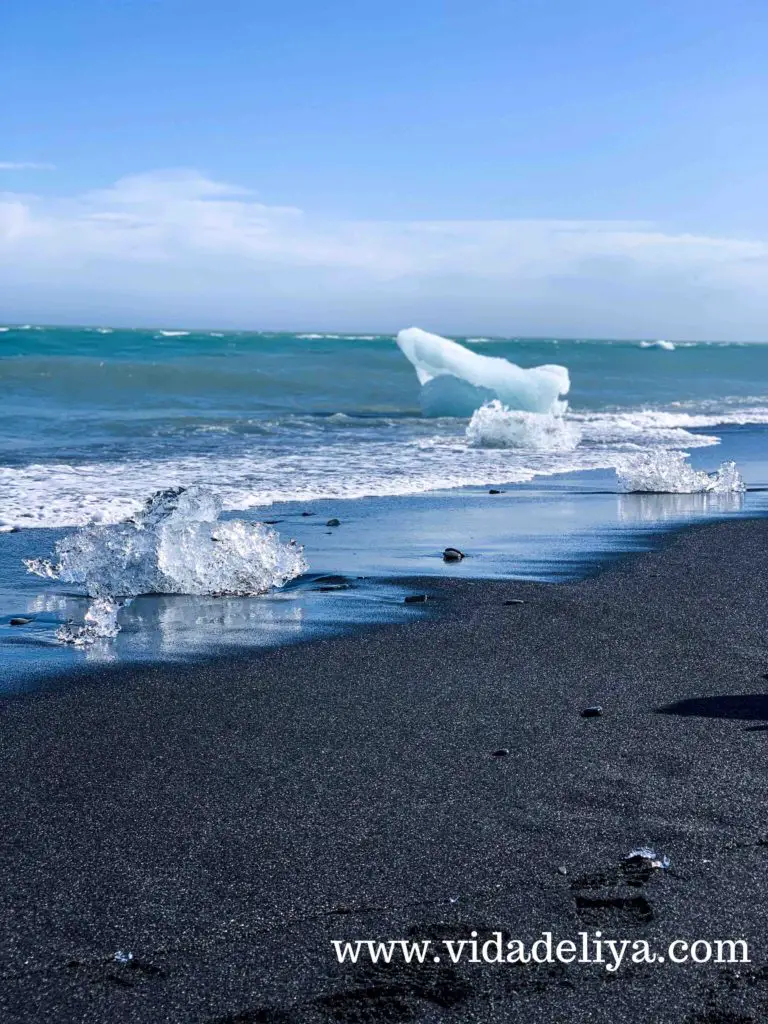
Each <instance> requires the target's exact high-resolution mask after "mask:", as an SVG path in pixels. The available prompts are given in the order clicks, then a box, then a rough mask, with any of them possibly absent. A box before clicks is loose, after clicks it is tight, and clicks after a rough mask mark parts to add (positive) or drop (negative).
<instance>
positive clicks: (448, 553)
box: [443, 548, 464, 562]
mask: <svg viewBox="0 0 768 1024" xmlns="http://www.w3.org/2000/svg"><path fill="white" fill-rule="evenodd" d="M463 557H464V552H463V551H459V549H458V548H446V549H445V551H444V552H443V561H444V562H460V561H461V560H462V558H463Z"/></svg>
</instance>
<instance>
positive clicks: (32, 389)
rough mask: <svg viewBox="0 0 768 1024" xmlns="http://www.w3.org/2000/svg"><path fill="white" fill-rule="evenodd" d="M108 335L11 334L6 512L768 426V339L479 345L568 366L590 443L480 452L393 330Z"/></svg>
mask: <svg viewBox="0 0 768 1024" xmlns="http://www.w3.org/2000/svg"><path fill="white" fill-rule="evenodd" d="M107 331H108V329H107V328H101V329H88V330H84V329H76V328H30V329H6V330H4V331H2V333H0V394H2V403H1V404H0V518H4V519H6V520H7V521H11V522H15V521H16V520H17V519H20V520H21V521H22V522H23V521H24V520H26V521H27V523H28V524H38V525H46V526H60V525H70V524H76V523H82V522H86V521H88V519H89V518H91V517H92V516H93V515H97V516H99V517H102V518H103V519H104V520H105V521H110V520H117V519H119V518H121V517H122V516H124V515H125V514H127V513H129V512H130V511H132V510H134V509H135V508H136V507H137V503H139V502H141V501H142V500H143V499H144V498H145V497H146V495H147V494H148V493H150V492H151V491H153V490H155V489H157V488H158V487H162V486H168V485H169V484H172V483H177V484H182V485H184V484H188V483H193V482H202V483H206V484H208V485H210V486H213V487H216V488H217V489H218V490H219V491H220V492H221V493H222V495H223V497H224V500H225V503H226V506H227V508H229V509H232V510H235V509H244V508H256V507H262V506H264V505H265V504H268V503H269V502H272V501H282V500H298V501H306V500H313V499H317V498H328V497H330V498H343V497H359V496H364V495H397V494H415V493H423V492H429V491H431V490H434V489H435V488H446V487H452V486H464V485H473V484H477V485H482V484H485V483H489V482H494V483H499V482H502V483H503V482H509V483H512V482H521V481H524V480H530V479H531V478H532V477H534V476H536V475H541V474H549V473H552V472H562V471H570V470H578V469H582V468H607V469H610V468H611V467H612V465H613V464H614V463H615V461H616V457H617V455H618V454H620V453H622V452H626V451H627V450H628V446H630V449H631V450H635V449H642V448H645V447H652V446H654V445H659V444H660V445H670V446H677V447H679V448H683V449H684V448H686V447H690V446H694V445H701V444H702V443H704V442H702V440H701V438H700V437H697V436H696V434H695V433H694V432H697V433H698V434H700V433H701V432H704V433H706V434H708V435H709V436H711V437H713V438H714V437H716V436H717V430H718V428H720V427H723V426H724V425H738V424H751V425H761V424H765V423H766V422H768V346H763V345H755V344H752V345H719V344H691V345H689V346H688V347H682V346H678V347H677V348H676V349H675V350H674V351H665V350H663V349H657V348H641V347H640V344H639V343H637V342H635V343H627V342H614V343H606V342H595V341H589V340H576V341H566V340H555V339H539V340H529V339H504V340H502V339H499V340H490V341H469V342H468V343H467V344H468V347H469V348H471V349H473V350H474V351H476V352H479V353H482V354H486V355H494V356H502V357H504V358H507V359H510V360H513V361H514V362H516V363H518V364H519V365H521V366H523V367H531V366H536V365H538V364H541V363H559V364H562V365H564V366H566V367H567V368H568V369H569V371H570V375H571V380H572V388H571V393H570V395H569V401H570V409H571V414H572V419H573V420H574V422H575V424H576V425H577V427H578V429H580V430H581V432H582V442H581V444H579V446H578V447H577V448H576V449H575V450H573V451H560V452H555V453H553V452H546V453H545V452H541V451H537V450H535V449H530V448H529V449H524V450H519V449H517V450H504V451H499V450H493V449H480V450H478V449H475V448H471V447H469V446H468V444H467V439H466V427H467V421H466V420H454V419H440V420H436V419H430V418H425V417H423V416H422V415H421V413H420V408H419V391H420V388H419V384H418V381H417V379H416V375H415V373H414V370H413V368H412V366H411V365H410V363H408V362H407V360H406V359H405V358H403V356H402V354H401V353H400V351H399V349H398V348H397V346H396V345H395V343H394V340H393V339H392V338H391V337H371V336H365V337H351V336H344V337H339V336H334V335H322V336H316V335H291V334H254V333H237V334H234V333H223V332H216V333H210V332H209V333H200V334H198V333H195V332H189V333H186V332H185V333H181V332H179V333H176V332H170V331H169V332H165V333H163V332H160V331H140V330H130V331H125V330H113V331H110V332H109V333H106V332H107ZM102 332H103V333H102ZM458 340H460V341H466V339H458Z"/></svg>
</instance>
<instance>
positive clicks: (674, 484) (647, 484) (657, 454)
mask: <svg viewBox="0 0 768 1024" xmlns="http://www.w3.org/2000/svg"><path fill="white" fill-rule="evenodd" d="M687 460H688V455H687V453H686V452H680V451H668V450H666V449H663V448H660V449H658V450H656V451H650V452H641V453H638V454H637V455H628V456H626V457H625V458H624V459H623V460H622V461H621V462H620V463H619V464H618V465H617V467H616V475H617V476H618V478H619V483H620V485H621V486H622V488H623V489H624V490H625V491H630V492H633V493H634V492H649V493H652V494H740V493H742V492H743V491H744V490H745V488H744V481H743V480H742V478H741V474H740V473H739V471H738V469H737V468H736V463H734V462H724V463H723V464H722V465H721V466H720V468H719V469H718V470H717V472H716V473H704V472H702V471H701V470H696V469H694V468H693V467H692V466H691V465H690V463H689V462H688V461H687Z"/></svg>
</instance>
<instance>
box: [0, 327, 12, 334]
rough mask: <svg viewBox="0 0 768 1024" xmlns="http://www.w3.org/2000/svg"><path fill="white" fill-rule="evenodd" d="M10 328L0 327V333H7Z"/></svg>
mask: <svg viewBox="0 0 768 1024" xmlns="http://www.w3.org/2000/svg"><path fill="white" fill-rule="evenodd" d="M10 329H11V328H10V327H0V334H7V333H8V331H10Z"/></svg>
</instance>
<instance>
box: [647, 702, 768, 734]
mask: <svg viewBox="0 0 768 1024" xmlns="http://www.w3.org/2000/svg"><path fill="white" fill-rule="evenodd" d="M656 713H657V714H660V715H688V716H691V717H696V718H735V719H739V720H741V721H743V722H759V721H763V722H766V723H768V693H726V694H719V695H718V696H716V697H690V698H689V699H688V700H679V701H676V702H675V703H674V704H665V705H664V706H663V707H660V708H656ZM749 731H750V732H762V731H768V724H766V725H755V726H750V727H749Z"/></svg>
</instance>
